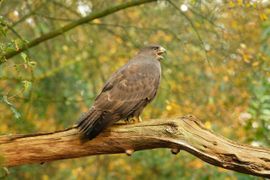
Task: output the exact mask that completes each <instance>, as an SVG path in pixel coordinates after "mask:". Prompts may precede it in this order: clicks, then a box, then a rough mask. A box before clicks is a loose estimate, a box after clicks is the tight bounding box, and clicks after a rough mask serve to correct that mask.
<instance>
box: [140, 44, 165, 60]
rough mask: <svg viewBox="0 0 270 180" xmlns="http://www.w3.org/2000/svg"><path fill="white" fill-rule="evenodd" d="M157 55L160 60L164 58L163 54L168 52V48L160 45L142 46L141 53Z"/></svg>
mask: <svg viewBox="0 0 270 180" xmlns="http://www.w3.org/2000/svg"><path fill="white" fill-rule="evenodd" d="M141 53H143V54H145V55H151V56H155V57H156V58H157V59H158V60H161V59H163V56H162V55H163V54H164V53H166V49H165V48H164V47H162V46H160V45H149V46H146V47H144V48H142V49H141V50H140V51H139V54H141Z"/></svg>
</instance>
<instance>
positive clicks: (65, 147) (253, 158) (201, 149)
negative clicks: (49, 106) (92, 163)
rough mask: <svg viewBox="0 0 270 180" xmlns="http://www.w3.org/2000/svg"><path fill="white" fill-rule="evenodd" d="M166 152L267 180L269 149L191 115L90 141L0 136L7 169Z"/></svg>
mask: <svg viewBox="0 0 270 180" xmlns="http://www.w3.org/2000/svg"><path fill="white" fill-rule="evenodd" d="M154 148H170V149H171V152H172V153H174V154H177V153H178V152H179V151H180V150H185V151H187V152H189V153H191V154H193V155H194V156H197V157H198V158H200V159H201V160H203V161H205V162H207V163H210V164H212V165H215V166H219V167H222V168H225V169H230V170H234V171H238V172H242V173H246V174H252V175H256V176H261V177H268V178H269V177H270V150H269V149H266V148H259V147H252V146H248V145H240V144H238V143H236V142H233V141H230V140H228V139H226V138H224V137H221V136H219V135H215V134H214V133H213V132H211V131H210V130H208V129H206V128H205V127H204V126H203V125H202V123H201V122H200V121H199V120H198V119H197V118H195V117H193V116H184V117H181V118H175V119H167V120H165V119H161V120H149V121H145V122H143V123H138V124H129V125H115V126H113V127H112V128H109V129H107V130H106V131H105V132H103V133H102V134H100V135H99V136H98V137H96V138H95V139H93V140H91V141H82V140H80V138H79V135H78V131H77V129H76V127H73V128H69V129H66V130H63V131H58V132H53V133H40V134H30V135H6V136H1V137H0V155H1V156H2V157H3V159H4V161H3V164H2V165H3V166H7V167H12V166H19V165H23V164H30V163H42V162H49V161H54V160H59V159H69V158H78V157H83V156H90V155H99V154H115V153H126V154H128V155H131V154H132V153H134V152H135V151H139V150H145V149H154Z"/></svg>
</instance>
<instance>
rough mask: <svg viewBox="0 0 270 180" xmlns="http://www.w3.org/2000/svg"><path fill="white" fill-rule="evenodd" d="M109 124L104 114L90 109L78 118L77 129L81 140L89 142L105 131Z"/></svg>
mask: <svg viewBox="0 0 270 180" xmlns="http://www.w3.org/2000/svg"><path fill="white" fill-rule="evenodd" d="M109 122H110V119H109V118H106V117H105V116H104V112H102V111H97V110H94V109H90V110H89V112H88V113H86V114H85V115H83V117H81V118H80V120H79V122H78V124H77V127H78V129H79V132H80V134H81V136H82V138H84V139H89V140H91V139H93V138H95V137H96V136H97V135H98V134H99V133H100V132H101V131H102V130H103V129H105V128H106V127H107V126H108V125H109Z"/></svg>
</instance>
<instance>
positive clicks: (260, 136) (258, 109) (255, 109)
mask: <svg viewBox="0 0 270 180" xmlns="http://www.w3.org/2000/svg"><path fill="white" fill-rule="evenodd" d="M252 92H253V98H252V99H251V101H250V105H249V108H248V112H249V113H250V115H251V118H250V119H249V121H248V123H247V125H246V127H247V129H248V130H249V131H250V132H252V136H249V138H250V139H251V140H253V141H256V142H257V143H259V145H260V143H263V145H264V146H266V145H270V136H269V131H270V93H269V92H270V82H269V79H263V80H262V82H260V83H259V84H256V85H255V86H254V87H253V89H252ZM255 137H256V138H255Z"/></svg>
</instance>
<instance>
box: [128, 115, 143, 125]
mask: <svg viewBox="0 0 270 180" xmlns="http://www.w3.org/2000/svg"><path fill="white" fill-rule="evenodd" d="M125 121H126V123H127V124H135V123H139V122H142V118H141V117H140V116H139V117H130V118H127V119H126V120H125Z"/></svg>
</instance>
